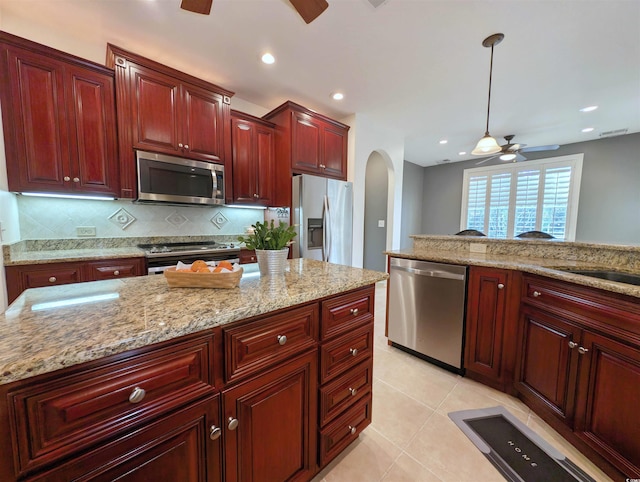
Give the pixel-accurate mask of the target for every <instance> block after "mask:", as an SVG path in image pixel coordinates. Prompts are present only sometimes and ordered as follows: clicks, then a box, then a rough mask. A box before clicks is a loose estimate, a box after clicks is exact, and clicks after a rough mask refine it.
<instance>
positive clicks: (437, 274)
mask: <svg viewBox="0 0 640 482" xmlns="http://www.w3.org/2000/svg"><path fill="white" fill-rule="evenodd" d="M391 269H392V270H401V271H406V272H408V273H411V274H417V275H419V276H430V277H431V278H446V279H456V280H460V281H464V279H465V275H464V274H458V273H450V272H448V271H442V270H437V269H418V268H409V267H405V266H392V267H391Z"/></svg>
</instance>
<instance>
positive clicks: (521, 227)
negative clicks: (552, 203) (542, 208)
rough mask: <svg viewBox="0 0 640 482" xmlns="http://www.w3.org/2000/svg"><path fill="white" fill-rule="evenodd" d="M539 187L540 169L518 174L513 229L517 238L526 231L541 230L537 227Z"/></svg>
mask: <svg viewBox="0 0 640 482" xmlns="http://www.w3.org/2000/svg"><path fill="white" fill-rule="evenodd" d="M539 186H540V169H535V170H526V171H520V172H518V180H517V181H516V206H515V214H514V215H515V219H514V227H513V234H514V235H515V236H517V235H518V234H520V233H524V232H526V231H534V230H539V229H538V227H537V226H536V220H537V216H538V189H539Z"/></svg>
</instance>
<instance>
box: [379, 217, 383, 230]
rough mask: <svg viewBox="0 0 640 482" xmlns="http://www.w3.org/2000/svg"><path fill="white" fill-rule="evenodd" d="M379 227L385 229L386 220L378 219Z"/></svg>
mask: <svg viewBox="0 0 640 482" xmlns="http://www.w3.org/2000/svg"><path fill="white" fill-rule="evenodd" d="M378 227H379V228H384V219H378Z"/></svg>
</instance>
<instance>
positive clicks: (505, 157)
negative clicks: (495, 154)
mask: <svg viewBox="0 0 640 482" xmlns="http://www.w3.org/2000/svg"><path fill="white" fill-rule="evenodd" d="M515 158H516V155H515V154H513V153H509V154H502V155H501V156H500V160H501V161H513V160H514V159H515Z"/></svg>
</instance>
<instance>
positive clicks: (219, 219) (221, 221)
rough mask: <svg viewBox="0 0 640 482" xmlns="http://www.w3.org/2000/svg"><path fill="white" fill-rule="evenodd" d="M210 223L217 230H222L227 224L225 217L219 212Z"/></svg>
mask: <svg viewBox="0 0 640 482" xmlns="http://www.w3.org/2000/svg"><path fill="white" fill-rule="evenodd" d="M210 221H211V222H212V223H213V225H214V226H215V227H216V228H218V229H222V227H223V226H224V225H225V224H227V223H228V222H229V220H228V219H227V217H226V216H225V215H224V214H222V212H220V211H218V212H216V213H215V214H214V215H213V217H212V218H211V220H210Z"/></svg>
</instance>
